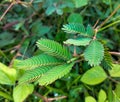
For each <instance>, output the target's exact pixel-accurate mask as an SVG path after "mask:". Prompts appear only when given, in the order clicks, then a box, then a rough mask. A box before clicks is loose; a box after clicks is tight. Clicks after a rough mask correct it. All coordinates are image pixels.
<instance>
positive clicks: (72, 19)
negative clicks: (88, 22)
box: [67, 13, 83, 24]
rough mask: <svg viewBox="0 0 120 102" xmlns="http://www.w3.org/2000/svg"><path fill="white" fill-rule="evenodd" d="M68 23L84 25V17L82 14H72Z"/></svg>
mask: <svg viewBox="0 0 120 102" xmlns="http://www.w3.org/2000/svg"><path fill="white" fill-rule="evenodd" d="M67 21H68V22H69V23H81V24H82V23H83V18H82V16H81V15H80V14H78V13H72V14H71V15H70V16H69V17H68V19H67Z"/></svg>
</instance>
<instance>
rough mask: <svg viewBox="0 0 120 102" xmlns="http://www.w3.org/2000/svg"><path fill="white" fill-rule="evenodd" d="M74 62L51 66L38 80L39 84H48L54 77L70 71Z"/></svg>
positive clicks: (57, 77)
mask: <svg viewBox="0 0 120 102" xmlns="http://www.w3.org/2000/svg"><path fill="white" fill-rule="evenodd" d="M73 65H74V63H71V64H64V65H59V66H56V67H53V68H52V69H50V70H49V71H48V72H47V73H45V74H44V75H43V76H42V77H41V78H40V79H39V80H38V82H39V84H40V85H48V84H51V83H52V82H54V81H55V80H56V79H59V78H61V77H63V76H64V75H66V74H67V73H69V72H70V70H71V69H72V66H73Z"/></svg>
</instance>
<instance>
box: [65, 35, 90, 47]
mask: <svg viewBox="0 0 120 102" xmlns="http://www.w3.org/2000/svg"><path fill="white" fill-rule="evenodd" d="M91 40H92V39H90V38H83V37H80V38H77V39H68V40H66V41H64V44H67V45H75V46H86V45H89V43H90V41H91Z"/></svg>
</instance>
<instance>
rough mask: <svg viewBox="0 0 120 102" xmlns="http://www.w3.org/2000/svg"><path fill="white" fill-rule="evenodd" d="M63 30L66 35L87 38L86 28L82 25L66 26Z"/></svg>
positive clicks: (72, 24)
mask: <svg viewBox="0 0 120 102" xmlns="http://www.w3.org/2000/svg"><path fill="white" fill-rule="evenodd" d="M62 30H64V31H65V32H66V33H71V34H81V35H83V36H87V35H86V34H85V27H84V26H83V25H82V24H78V23H70V24H65V25H63V28H62Z"/></svg>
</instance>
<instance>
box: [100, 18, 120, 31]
mask: <svg viewBox="0 0 120 102" xmlns="http://www.w3.org/2000/svg"><path fill="white" fill-rule="evenodd" d="M117 23H120V20H118V21H115V22H113V23H110V24H108V25H106V26H105V27H102V28H101V29H99V30H98V32H100V31H102V30H105V29H106V28H109V27H111V26H113V25H115V24H117Z"/></svg>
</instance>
